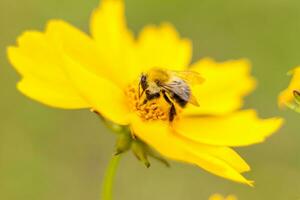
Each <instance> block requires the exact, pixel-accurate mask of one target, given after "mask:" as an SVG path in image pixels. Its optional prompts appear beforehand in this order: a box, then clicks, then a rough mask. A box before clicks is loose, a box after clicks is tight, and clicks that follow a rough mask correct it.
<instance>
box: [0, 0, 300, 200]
mask: <svg viewBox="0 0 300 200" xmlns="http://www.w3.org/2000/svg"><path fill="white" fill-rule="evenodd" d="M97 5H98V0H26V1H25V0H0V91H1V93H0V96H1V99H0V199H1V200H2V199H3V200H83V199H84V200H97V199H100V197H99V196H100V194H99V192H100V188H101V180H102V177H103V172H104V169H105V167H106V164H107V162H108V160H109V158H110V155H111V154H112V151H113V145H114V136H113V135H112V134H111V133H110V132H109V131H108V130H107V129H105V127H104V126H103V125H102V124H101V123H100V122H99V120H98V118H97V117H96V116H95V115H92V114H91V113H90V112H88V111H64V110H56V109H52V108H49V107H45V106H43V105H41V104H39V103H37V102H34V101H31V100H29V99H27V98H26V97H24V96H23V95H21V94H20V93H19V92H18V91H17V90H16V88H15V84H16V82H17V80H18V79H19V77H18V75H17V74H16V72H15V71H14V70H13V69H12V67H11V66H10V65H9V63H8V61H7V58H6V47H7V46H8V45H10V44H14V43H15V39H16V37H17V36H18V35H19V34H20V33H22V31H24V30H28V29H38V30H42V29H43V28H44V25H45V23H46V21H47V20H49V19H52V18H61V19H64V20H66V21H68V22H71V23H72V24H74V25H76V26H77V27H79V28H81V29H83V30H85V31H88V20H89V15H90V13H91V11H92V10H93V8H95V7H96V6H97ZM126 6H127V10H126V13H127V18H128V23H129V26H130V27H131V28H132V29H133V30H134V31H135V32H136V33H137V32H138V30H140V29H141V28H142V27H143V26H144V25H145V24H149V23H159V22H161V21H170V22H172V23H173V24H174V25H175V26H176V27H177V28H178V30H179V31H180V33H181V34H182V35H183V36H186V37H189V38H191V39H192V40H193V44H194V60H195V59H199V58H201V57H206V56H210V57H214V58H216V59H217V60H226V59H233V58H241V57H246V58H249V59H250V60H251V61H252V64H253V74H254V76H255V77H256V78H257V79H258V81H259V85H258V88H257V90H256V91H255V92H254V93H253V94H252V95H251V96H249V97H247V99H246V107H254V108H256V109H258V111H259V112H260V114H261V116H263V117H269V116H274V115H276V116H283V117H285V118H286V124H285V126H284V128H282V129H281V131H280V132H278V133H277V134H275V135H274V136H273V137H271V138H270V139H269V140H268V141H267V142H266V143H264V144H260V145H255V146H252V147H246V148H239V149H238V152H240V153H241V154H242V155H243V157H244V158H245V159H246V160H247V161H248V162H249V163H250V165H251V166H252V172H250V173H248V174H247V177H249V178H251V179H255V181H256V187H255V188H250V187H247V186H244V185H240V184H237V183H233V182H230V181H227V180H223V179H221V178H218V177H215V176H213V175H211V174H209V173H206V172H204V171H202V170H201V169H199V168H197V167H194V166H190V165H185V164H181V163H176V162H172V167H171V168H170V169H168V168H165V167H164V166H162V165H161V164H160V163H156V162H155V161H153V162H152V167H151V168H150V169H146V168H145V167H144V166H143V165H142V164H140V163H139V162H137V161H136V159H135V158H134V157H133V156H132V155H131V154H126V155H125V156H124V157H123V159H122V161H121V167H120V169H119V171H118V174H117V181H116V186H115V192H114V193H115V199H116V200H150V199H151V200H153V199H155V200H166V199H172V200H183V199H187V200H189V199H191V200H194V199H195V200H196V199H197V200H205V199H207V198H208V196H209V195H210V194H212V193H214V192H219V193H223V194H229V193H233V194H236V195H237V196H238V197H239V199H240V200H253V199H255V200H269V199H270V200H294V199H295V200H296V199H299V198H300V154H299V153H300V145H299V143H300V133H299V128H300V123H299V120H300V115H299V114H296V113H294V112H292V111H289V110H285V111H280V110H279V109H278V108H277V103H276V100H277V99H276V98H277V95H278V93H279V91H280V90H282V89H283V88H285V87H286V86H287V84H288V80H289V77H288V76H286V72H287V71H288V70H289V69H290V68H292V67H294V66H296V65H298V64H300V54H299V46H300V1H299V0H264V1H261V0H244V1H240V0H185V1H182V0H143V1H141V0H126ZM237 84H238V83H237ZM220 103H222V102H221V100H220ZM242 132H243V130H241V134H242Z"/></svg>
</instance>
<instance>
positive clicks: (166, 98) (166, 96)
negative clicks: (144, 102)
mask: <svg viewBox="0 0 300 200" xmlns="http://www.w3.org/2000/svg"><path fill="white" fill-rule="evenodd" d="M162 94H163V97H164V99H165V100H166V102H167V103H168V104H170V105H172V104H173V103H172V101H171V99H170V97H169V96H168V95H167V94H166V91H165V90H162Z"/></svg>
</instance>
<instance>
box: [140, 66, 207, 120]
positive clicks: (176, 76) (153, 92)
mask: <svg viewBox="0 0 300 200" xmlns="http://www.w3.org/2000/svg"><path fill="white" fill-rule="evenodd" d="M202 82H203V79H202V78H201V76H200V75H199V74H198V73H197V72H194V71H169V70H162V69H151V70H150V71H148V72H147V73H142V75H141V77H140V81H139V86H138V93H139V97H140V98H141V97H142V96H143V95H144V94H145V97H146V98H145V100H144V102H143V103H147V102H148V101H151V100H153V99H157V98H160V97H161V96H162V97H163V98H164V99H165V101H166V102H167V103H168V104H169V105H170V110H169V121H170V122H172V121H173V120H174V118H175V116H176V114H177V112H176V107H175V104H176V105H179V106H180V107H182V108H184V107H185V106H186V105H187V104H188V103H191V104H193V105H195V106H199V104H198V102H197V100H196V98H195V97H194V96H193V94H192V90H191V87H190V85H191V84H200V83H202Z"/></svg>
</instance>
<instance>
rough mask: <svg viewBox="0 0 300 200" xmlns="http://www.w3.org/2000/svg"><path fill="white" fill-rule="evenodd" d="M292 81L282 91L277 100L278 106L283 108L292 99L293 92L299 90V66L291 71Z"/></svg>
mask: <svg viewBox="0 0 300 200" xmlns="http://www.w3.org/2000/svg"><path fill="white" fill-rule="evenodd" d="M291 74H292V75H293V77H292V80H291V82H290V84H289V86H288V88H287V89H285V90H284V91H282V92H281V93H280V95H279V98H278V104H279V106H281V107H283V106H285V105H287V104H289V103H291V102H292V101H293V99H294V95H293V91H294V90H300V66H299V67H296V68H295V69H293V70H292V71H291Z"/></svg>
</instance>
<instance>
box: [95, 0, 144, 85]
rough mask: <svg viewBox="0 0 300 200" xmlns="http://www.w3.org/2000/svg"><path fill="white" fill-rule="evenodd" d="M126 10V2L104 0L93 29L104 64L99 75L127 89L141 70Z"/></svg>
mask: <svg viewBox="0 0 300 200" xmlns="http://www.w3.org/2000/svg"><path fill="white" fill-rule="evenodd" d="M124 7H125V6H124V2H123V0H103V1H101V4H100V6H99V7H98V8H97V9H96V10H95V11H94V12H93V14H92V16H91V23H90V28H91V33H92V36H93V38H94V39H95V41H96V43H97V48H98V51H99V55H100V57H99V59H100V60H101V62H102V63H103V66H101V68H99V71H100V73H101V74H102V76H103V75H105V76H106V77H109V78H110V79H112V80H113V81H114V82H116V83H118V84H120V85H125V86H126V85H127V84H128V82H130V81H132V80H133V79H135V78H137V77H138V75H139V74H140V73H141V70H140V68H139V66H138V65H137V64H136V54H135V43H134V37H133V34H132V33H131V31H130V30H129V29H128V28H127V25H126V19H125V14H124ZM121 72H122V73H121Z"/></svg>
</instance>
